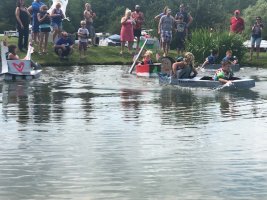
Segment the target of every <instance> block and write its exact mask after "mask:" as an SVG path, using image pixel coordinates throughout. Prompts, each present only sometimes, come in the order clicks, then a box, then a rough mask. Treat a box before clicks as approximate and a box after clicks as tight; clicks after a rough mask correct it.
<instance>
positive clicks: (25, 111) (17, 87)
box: [2, 81, 29, 124]
mask: <svg viewBox="0 0 267 200" xmlns="http://www.w3.org/2000/svg"><path fill="white" fill-rule="evenodd" d="M28 91H29V85H28V83H27V82H19V81H18V82H7V83H3V86H2V94H3V105H4V106H7V105H8V104H12V103H13V104H16V103H18V111H17V112H18V113H17V116H18V122H20V123H24V124H27V121H28V119H29V106H28V94H27V93H28ZM3 111H5V112H6V113H4V115H5V116H8V114H9V112H8V110H7V107H6V109H4V110H3Z"/></svg>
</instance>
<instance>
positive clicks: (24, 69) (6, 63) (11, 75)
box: [0, 42, 42, 81]
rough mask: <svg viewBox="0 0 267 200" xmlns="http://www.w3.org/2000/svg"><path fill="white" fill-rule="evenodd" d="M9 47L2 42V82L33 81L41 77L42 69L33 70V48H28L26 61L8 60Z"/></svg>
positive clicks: (0, 73) (0, 74)
mask: <svg viewBox="0 0 267 200" xmlns="http://www.w3.org/2000/svg"><path fill="white" fill-rule="evenodd" d="M7 52H8V47H7V46H5V45H4V44H3V42H1V65H0V67H1V68H0V69H1V70H0V79H2V80H7V81H9V80H21V79H26V80H32V79H33V78H38V77H40V75H41V71H42V70H40V69H33V67H32V63H33V62H32V61H31V53H32V52H33V47H32V46H31V45H29V46H28V52H27V55H26V57H25V59H24V60H7V58H6V54H7Z"/></svg>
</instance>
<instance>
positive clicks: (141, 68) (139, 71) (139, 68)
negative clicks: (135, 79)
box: [135, 63, 161, 77]
mask: <svg viewBox="0 0 267 200" xmlns="http://www.w3.org/2000/svg"><path fill="white" fill-rule="evenodd" d="M135 68H136V75H137V76H143V77H158V73H160V72H161V63H154V64H138V65H136V66H135Z"/></svg>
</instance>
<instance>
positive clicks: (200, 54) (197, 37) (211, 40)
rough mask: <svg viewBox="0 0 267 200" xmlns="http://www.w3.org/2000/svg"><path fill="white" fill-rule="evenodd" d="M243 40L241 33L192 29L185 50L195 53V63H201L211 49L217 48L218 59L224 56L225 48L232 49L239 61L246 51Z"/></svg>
mask: <svg viewBox="0 0 267 200" xmlns="http://www.w3.org/2000/svg"><path fill="white" fill-rule="evenodd" d="M243 41H244V39H243V37H242V36H241V35H237V34H231V35H229V32H219V31H210V30H207V29H198V30H195V31H193V33H192V38H191V40H190V41H189V40H187V41H186V51H190V52H192V53H193V54H194V55H195V59H196V62H197V63H202V62H203V61H204V60H205V58H206V57H207V56H209V55H210V53H211V51H212V49H217V50H218V52H219V57H218V60H219V61H220V60H222V58H223V57H225V52H226V51H227V50H232V51H233V55H234V56H236V57H237V58H238V60H239V61H241V60H242V58H243V57H244V55H245V53H246V48H245V46H244V45H243Z"/></svg>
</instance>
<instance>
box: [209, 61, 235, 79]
mask: <svg viewBox="0 0 267 200" xmlns="http://www.w3.org/2000/svg"><path fill="white" fill-rule="evenodd" d="M231 64H232V63H231V61H229V60H225V61H222V67H221V68H220V69H218V70H217V71H216V72H215V75H214V77H213V79H214V80H215V81H220V82H221V83H222V84H225V83H228V82H231V79H232V78H233V76H234V74H233V71H232V69H231Z"/></svg>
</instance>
